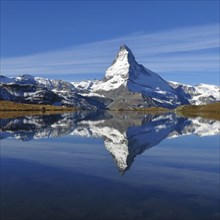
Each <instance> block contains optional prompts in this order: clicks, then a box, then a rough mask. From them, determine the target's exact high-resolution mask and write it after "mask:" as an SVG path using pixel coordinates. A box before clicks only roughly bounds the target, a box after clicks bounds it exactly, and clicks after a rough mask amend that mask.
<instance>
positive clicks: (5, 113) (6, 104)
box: [0, 100, 77, 118]
mask: <svg viewBox="0 0 220 220" xmlns="http://www.w3.org/2000/svg"><path fill="white" fill-rule="evenodd" d="M76 110H77V109H76V108H68V107H63V106H52V105H38V104H23V103H17V102H11V101H2V100H0V118H14V117H20V116H24V115H26V116H28V115H48V114H58V113H63V112H71V111H76Z"/></svg>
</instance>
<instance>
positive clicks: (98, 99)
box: [0, 45, 220, 110]
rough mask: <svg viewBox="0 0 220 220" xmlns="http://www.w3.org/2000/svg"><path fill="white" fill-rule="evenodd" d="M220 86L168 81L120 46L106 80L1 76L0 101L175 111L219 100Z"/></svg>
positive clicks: (89, 107) (87, 108)
mask: <svg viewBox="0 0 220 220" xmlns="http://www.w3.org/2000/svg"><path fill="white" fill-rule="evenodd" d="M219 92H220V87H219V86H214V85H207V84H199V85H197V86H189V85H183V84H181V83H176V82H167V81H166V80H164V79H163V78H162V77H160V76H159V75H158V74H157V73H155V72H152V71H151V70H149V69H147V68H145V67H144V66H143V65H141V64H138V62H137V61H136V59H135V56H134V55H133V53H132V51H131V50H130V49H129V48H128V47H127V46H126V45H121V47H120V50H119V51H118V53H117V55H116V57H115V59H114V60H113V62H112V64H111V66H110V67H109V68H108V69H107V71H106V73H105V76H104V78H103V80H89V81H81V82H72V83H70V82H66V81H63V80H51V79H45V78H40V77H33V76H30V75H27V74H25V75H21V76H17V77H14V78H8V77H6V76H0V99H1V100H8V101H16V102H23V103H32V104H38V103H40V104H51V105H64V106H74V107H78V108H81V109H86V110H99V109H112V110H120V109H123V110H126V109H128V110H132V109H139V108H148V107H164V108H170V109H172V108H176V107H177V106H179V105H184V104H196V105H201V104H208V103H213V102H217V101H220V97H219Z"/></svg>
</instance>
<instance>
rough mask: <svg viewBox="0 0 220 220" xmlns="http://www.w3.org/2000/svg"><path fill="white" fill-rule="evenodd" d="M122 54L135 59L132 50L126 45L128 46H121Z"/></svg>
mask: <svg viewBox="0 0 220 220" xmlns="http://www.w3.org/2000/svg"><path fill="white" fill-rule="evenodd" d="M120 52H127V53H128V54H129V55H131V56H133V57H134V54H133V53H132V51H131V49H130V48H129V47H128V46H127V45H126V44H122V45H121V46H120V50H119V53H120Z"/></svg>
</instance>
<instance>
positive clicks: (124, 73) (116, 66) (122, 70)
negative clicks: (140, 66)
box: [105, 44, 136, 81]
mask: <svg viewBox="0 0 220 220" xmlns="http://www.w3.org/2000/svg"><path fill="white" fill-rule="evenodd" d="M135 64H136V61H135V57H134V55H133V53H132V51H131V50H130V49H129V48H128V46H126V45H125V44H122V45H121V46H120V50H119V51H118V53H117V55H116V58H115V59H114V60H113V62H112V65H111V66H110V67H109V68H108V69H107V71H106V74H105V79H106V80H109V79H112V78H115V79H116V81H118V78H123V79H128V77H129V76H128V72H129V68H130V66H132V65H135Z"/></svg>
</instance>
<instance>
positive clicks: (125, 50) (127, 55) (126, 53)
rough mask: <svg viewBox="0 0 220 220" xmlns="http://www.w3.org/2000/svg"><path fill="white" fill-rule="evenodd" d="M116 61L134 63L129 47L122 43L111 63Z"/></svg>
mask: <svg viewBox="0 0 220 220" xmlns="http://www.w3.org/2000/svg"><path fill="white" fill-rule="evenodd" d="M117 62H124V63H134V62H135V57H134V55H133V53H132V51H131V49H130V48H129V47H128V46H127V45H125V44H122V45H121V46H120V50H119V51H118V53H117V56H116V57H115V59H114V60H113V63H112V65H113V64H115V63H117Z"/></svg>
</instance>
